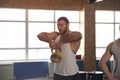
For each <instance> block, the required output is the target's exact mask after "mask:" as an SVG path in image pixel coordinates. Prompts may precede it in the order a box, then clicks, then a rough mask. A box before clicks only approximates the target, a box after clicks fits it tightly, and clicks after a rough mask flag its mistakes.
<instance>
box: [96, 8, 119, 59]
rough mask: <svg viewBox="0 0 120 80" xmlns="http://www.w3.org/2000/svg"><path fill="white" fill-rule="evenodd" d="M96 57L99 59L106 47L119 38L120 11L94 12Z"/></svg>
mask: <svg viewBox="0 0 120 80" xmlns="http://www.w3.org/2000/svg"><path fill="white" fill-rule="evenodd" d="M95 17H96V57H97V58H101V57H102V55H103V54H104V52H105V50H106V47H107V45H108V44H109V43H110V42H112V41H114V40H115V39H117V38H119V35H120V31H119V25H120V19H119V17H120V11H104V10H97V11H96V15H95Z"/></svg>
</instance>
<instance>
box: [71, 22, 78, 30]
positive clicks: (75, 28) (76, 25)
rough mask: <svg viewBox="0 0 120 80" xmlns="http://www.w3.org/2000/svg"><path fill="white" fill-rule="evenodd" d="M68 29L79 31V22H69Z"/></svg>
mask: <svg viewBox="0 0 120 80" xmlns="http://www.w3.org/2000/svg"><path fill="white" fill-rule="evenodd" d="M70 30H71V31H80V24H79V23H70Z"/></svg>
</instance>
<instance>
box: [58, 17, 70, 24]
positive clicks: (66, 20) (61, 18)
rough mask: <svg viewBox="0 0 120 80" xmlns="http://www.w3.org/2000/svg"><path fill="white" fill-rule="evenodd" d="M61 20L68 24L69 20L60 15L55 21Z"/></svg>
mask: <svg viewBox="0 0 120 80" xmlns="http://www.w3.org/2000/svg"><path fill="white" fill-rule="evenodd" d="M60 20H63V21H65V23H66V24H69V20H68V19H67V18H66V17H60V18H59V19H58V20H57V21H60Z"/></svg>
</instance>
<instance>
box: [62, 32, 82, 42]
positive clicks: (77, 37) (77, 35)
mask: <svg viewBox="0 0 120 80" xmlns="http://www.w3.org/2000/svg"><path fill="white" fill-rule="evenodd" d="M81 39H82V35H81V33H79V32H72V33H71V34H70V35H69V36H65V37H61V41H62V42H63V43H67V42H74V41H78V40H81Z"/></svg>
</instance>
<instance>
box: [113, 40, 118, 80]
mask: <svg viewBox="0 0 120 80" xmlns="http://www.w3.org/2000/svg"><path fill="white" fill-rule="evenodd" d="M111 53H112V54H113V57H114V59H115V69H114V70H113V71H112V73H113V75H114V76H115V77H116V79H117V80H120V46H119V45H118V44H117V40H116V41H115V42H113V45H112V48H111Z"/></svg>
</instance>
